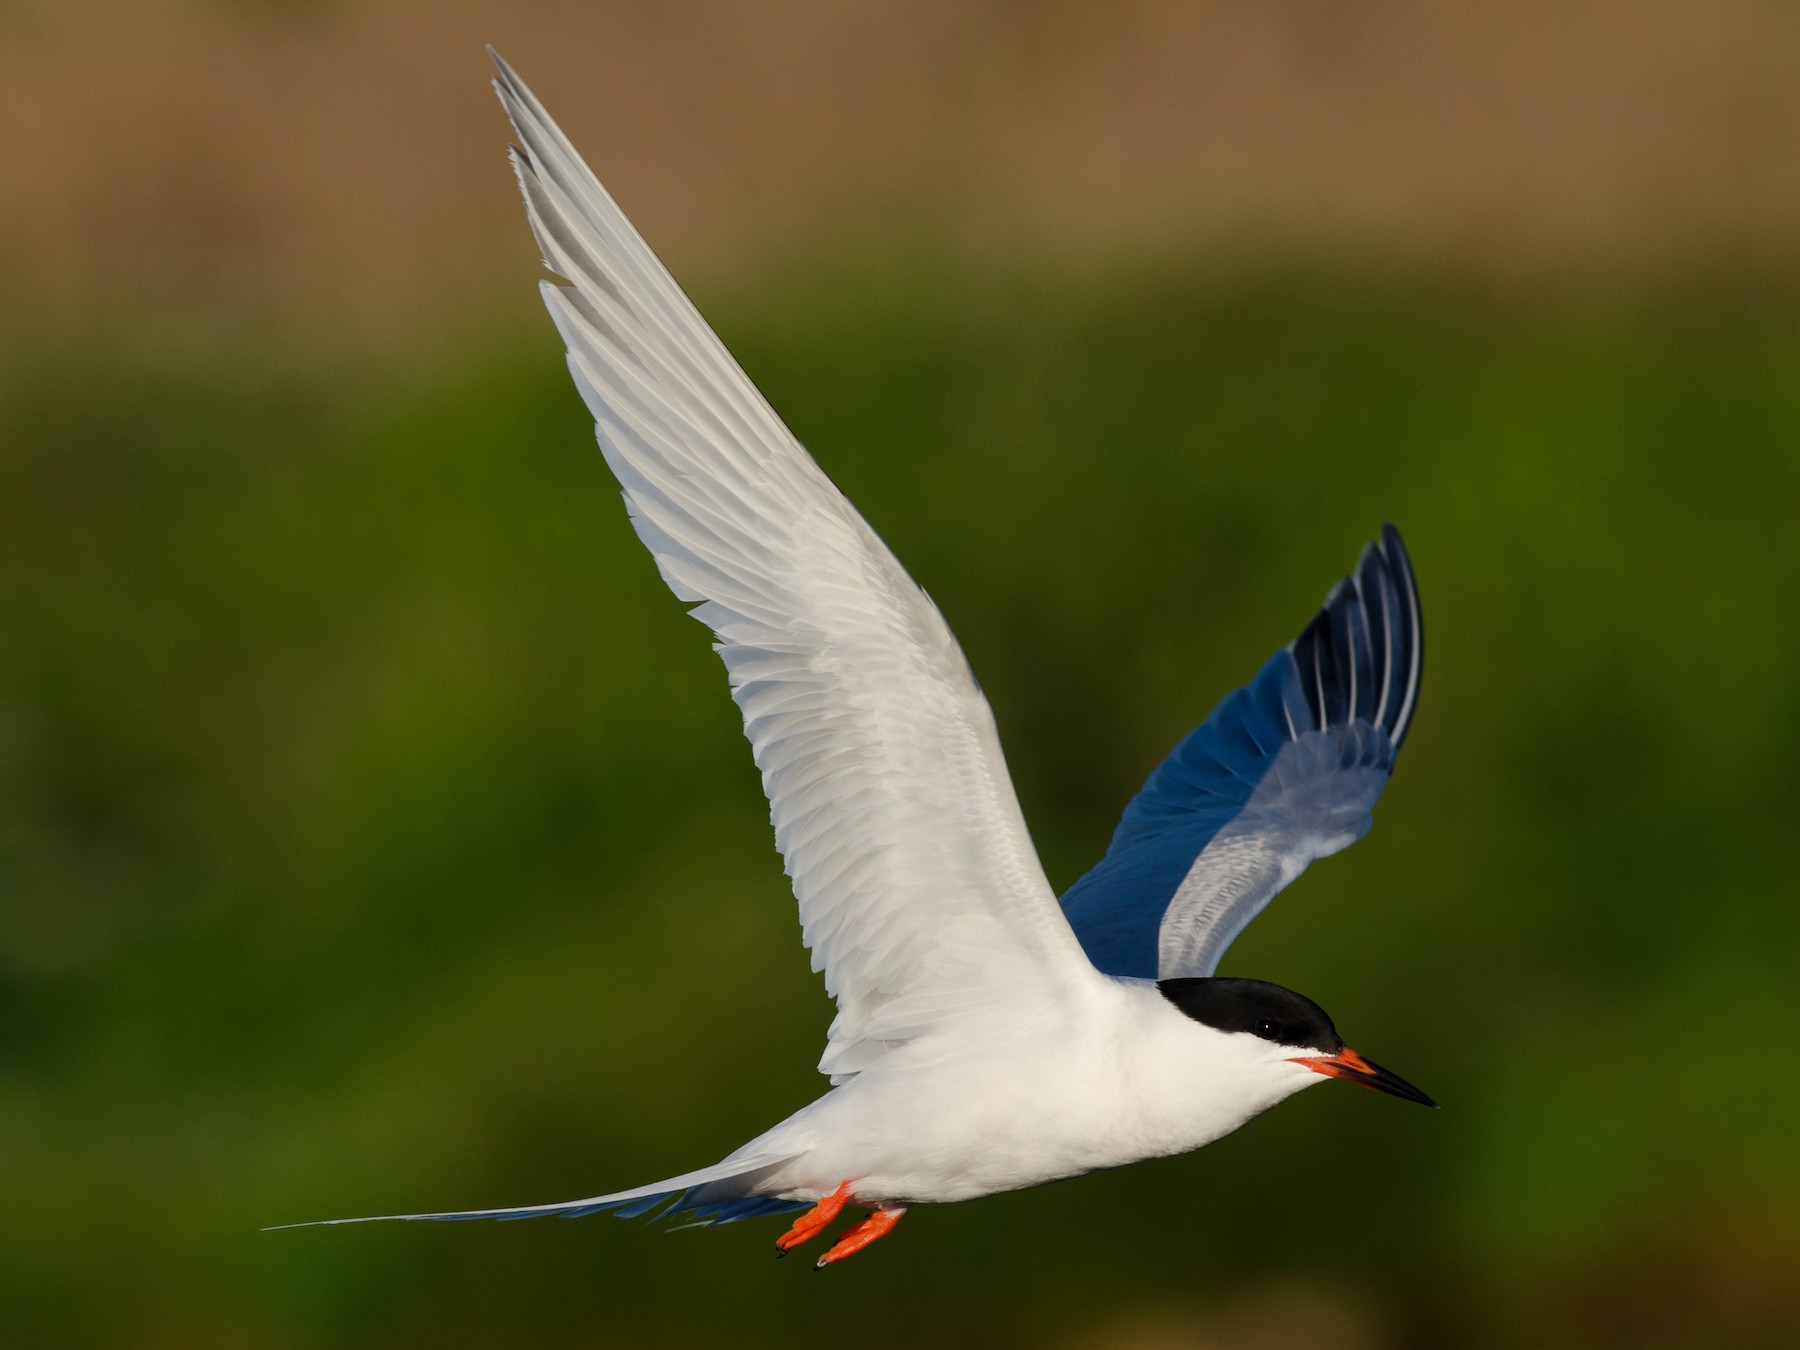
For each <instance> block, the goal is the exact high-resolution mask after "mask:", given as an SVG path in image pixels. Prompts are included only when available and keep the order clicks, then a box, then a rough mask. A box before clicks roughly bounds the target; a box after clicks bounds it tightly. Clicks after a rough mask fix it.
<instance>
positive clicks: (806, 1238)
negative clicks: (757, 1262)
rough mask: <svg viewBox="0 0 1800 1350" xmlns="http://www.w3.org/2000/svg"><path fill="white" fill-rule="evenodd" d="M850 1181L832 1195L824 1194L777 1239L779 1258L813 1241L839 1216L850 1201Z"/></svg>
mask: <svg viewBox="0 0 1800 1350" xmlns="http://www.w3.org/2000/svg"><path fill="white" fill-rule="evenodd" d="M849 1200H850V1183H849V1182H847V1181H846V1182H843V1183H842V1184H840V1185H839V1186H838V1188H837V1189H836V1190H835V1191H833V1192H832V1193H831V1194H830V1195H827V1196H824V1197H822V1198H821V1199H820V1200H819V1203H818V1204H816V1205H814V1206H813V1207H812V1208H811V1209H809V1210H807V1211H806V1213H804V1214H802V1215H801V1216H800V1217H799V1218H798V1219H795V1220H794V1226H793V1227H792V1228H790V1229H788V1230H787V1232H785V1233H783V1234H782V1235H781V1236H780V1237H778V1238H776V1239H775V1256H776V1259H777V1260H779V1259H780V1258H781V1257H784V1256H786V1255H787V1254H788V1253H789V1252H791V1251H793V1250H794V1248H796V1247H798V1246H799V1245H800V1244H801V1243H802V1242H811V1241H812V1240H813V1239H814V1238H816V1237H817V1236H819V1234H820V1233H822V1232H824V1231H825V1229H826V1227H827V1226H828V1225H829V1224H830V1223H831V1221H832V1220H833V1219H835V1218H837V1216H838V1211H839V1210H841V1209H843V1207H844V1206H845V1205H846V1204H848V1203H849Z"/></svg>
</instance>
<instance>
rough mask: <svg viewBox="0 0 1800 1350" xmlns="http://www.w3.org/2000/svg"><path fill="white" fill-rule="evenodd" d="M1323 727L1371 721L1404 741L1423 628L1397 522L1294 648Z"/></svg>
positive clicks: (1365, 553) (1384, 529)
mask: <svg viewBox="0 0 1800 1350" xmlns="http://www.w3.org/2000/svg"><path fill="white" fill-rule="evenodd" d="M1288 651H1289V652H1290V653H1291V654H1292V656H1293V658H1294V663H1295V666H1296V668H1297V673H1298V675H1299V677H1300V683H1301V688H1302V691H1303V693H1304V695H1305V699H1306V703H1307V706H1308V707H1309V709H1310V710H1311V711H1312V714H1313V716H1314V718H1315V719H1316V722H1317V724H1318V726H1319V727H1320V728H1324V727H1328V726H1334V725H1338V724H1340V723H1345V722H1350V721H1365V722H1368V723H1370V724H1372V725H1374V726H1378V727H1380V728H1381V729H1382V730H1383V731H1386V732H1387V733H1388V735H1389V737H1390V738H1391V740H1392V743H1393V746H1394V748H1395V749H1396V750H1398V749H1399V747H1400V743H1401V742H1402V741H1403V740H1404V739H1405V737H1406V732H1407V728H1408V727H1409V726H1410V724H1411V722H1412V714H1413V710H1414V708H1415V707H1416V706H1417V703H1418V692H1419V684H1420V680H1421V677H1422V675H1423V673H1424V623H1423V619H1422V617H1421V614H1420V609H1419V592H1418V586H1417V583H1416V582H1415V581H1414V580H1413V571H1412V560H1411V559H1410V558H1409V557H1408V556H1407V552H1406V545H1405V543H1404V542H1403V541H1402V540H1401V538H1400V531H1399V530H1398V529H1396V528H1395V526H1394V524H1393V522H1391V521H1383V522H1382V525H1381V532H1380V536H1379V538H1378V539H1375V540H1371V541H1370V542H1368V543H1366V544H1364V545H1363V548H1362V551H1361V552H1360V553H1359V554H1358V556H1357V560H1356V567H1355V568H1354V569H1353V570H1352V571H1351V573H1350V575H1349V576H1348V577H1345V578H1344V579H1343V580H1342V581H1339V582H1338V583H1337V585H1335V586H1333V587H1332V589H1331V594H1330V595H1328V596H1327V597H1326V599H1325V603H1324V605H1323V606H1322V607H1321V608H1320V609H1319V611H1318V613H1317V614H1315V615H1314V616H1313V618H1312V621H1311V622H1310V623H1308V624H1307V626H1306V627H1305V629H1304V630H1302V632H1301V634H1300V636H1299V637H1297V638H1295V639H1294V641H1293V642H1291V643H1289V644H1288Z"/></svg>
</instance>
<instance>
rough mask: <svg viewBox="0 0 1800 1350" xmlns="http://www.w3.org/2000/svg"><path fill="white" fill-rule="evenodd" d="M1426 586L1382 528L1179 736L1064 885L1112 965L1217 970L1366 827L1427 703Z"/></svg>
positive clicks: (1080, 931) (1136, 972) (1117, 970)
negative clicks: (1296, 882)
mask: <svg viewBox="0 0 1800 1350" xmlns="http://www.w3.org/2000/svg"><path fill="white" fill-rule="evenodd" d="M1424 656H1425V646H1424V628H1423V625H1422V622H1421V619H1420V615H1419V594H1418V588H1417V586H1416V585H1415V584H1414V582H1413V573H1412V564H1411V563H1410V562H1409V561H1408V560H1407V556H1406V548H1405V546H1404V545H1403V544H1402V543H1401V542H1400V534H1399V532H1398V531H1397V530H1395V529H1394V527H1393V526H1392V525H1384V526H1383V527H1382V531H1381V540H1380V542H1379V543H1373V544H1369V545H1367V546H1366V547H1365V548H1364V549H1363V552H1362V557H1361V558H1360V559H1359V560H1358V562H1357V565H1356V570H1355V572H1354V573H1352V574H1351V575H1350V576H1349V577H1346V578H1345V579H1344V580H1343V581H1341V582H1339V583H1338V584H1337V586H1336V587H1335V588H1334V589H1333V590H1332V592H1331V594H1330V596H1329V597H1327V599H1326V601H1325V605H1324V607H1323V608H1322V609H1321V610H1320V611H1319V613H1318V614H1317V615H1316V616H1315V617H1314V618H1313V621H1312V622H1311V623H1310V624H1308V625H1307V627H1306V631H1305V632H1303V633H1301V634H1300V636H1299V637H1297V638H1295V639H1294V640H1293V641H1292V642H1290V643H1289V644H1288V645H1287V646H1286V647H1283V648H1282V649H1281V650H1280V651H1278V652H1276V653H1275V655H1274V656H1273V657H1271V658H1270V659H1269V661H1268V663H1267V664H1266V665H1264V666H1263V668H1262V670H1260V671H1259V672H1258V673H1257V675H1256V678H1255V679H1253V680H1252V681H1251V682H1250V683H1249V684H1248V685H1246V686H1244V687H1243V688H1242V689H1239V690H1237V691H1236V692H1235V693H1233V694H1231V695H1230V696H1229V697H1228V698H1226V699H1225V701H1224V702H1223V703H1221V704H1220V705H1219V706H1218V708H1217V709H1215V710H1214V712H1213V715H1212V716H1211V717H1209V718H1207V719H1206V721H1205V722H1204V723H1203V724H1202V725H1201V726H1199V727H1198V728H1196V729H1195V730H1194V731H1193V732H1192V733H1191V734H1189V735H1188V737H1187V738H1186V739H1185V740H1183V741H1182V742H1181V744H1180V745H1178V746H1176V747H1175V750H1174V753H1173V754H1171V755H1170V756H1169V757H1168V759H1166V760H1164V761H1163V763H1162V765H1161V766H1160V767H1159V768H1158V769H1157V770H1156V772H1155V773H1153V774H1151V775H1150V780H1149V781H1148V782H1147V783H1145V784H1144V787H1143V790H1142V791H1141V792H1139V793H1138V795H1137V796H1136V797H1135V798H1133V799H1132V802H1131V804H1130V805H1129V806H1128V807H1126V808H1125V814H1124V816H1123V817H1122V818H1121V819H1120V821H1119V827H1118V829H1117V830H1116V831H1114V833H1113V839H1112V845H1111V847H1110V848H1108V849H1107V851H1106V856H1105V857H1104V858H1102V859H1101V860H1100V863H1099V865H1098V866H1096V867H1095V868H1094V870H1093V871H1091V872H1089V873H1088V874H1087V875H1086V876H1084V877H1082V878H1081V880H1080V881H1078V882H1076V883H1075V884H1074V885H1073V886H1071V887H1070V888H1069V890H1068V892H1067V893H1066V894H1065V895H1064V896H1063V897H1062V906H1063V912H1064V913H1065V914H1067V915H1068V918H1069V923H1070V925H1071V926H1072V927H1073V928H1074V929H1075V933H1076V936H1078V937H1079V938H1080V939H1081V945H1082V946H1083V948H1085V949H1086V951H1087V954H1088V958H1089V959H1090V960H1091V961H1093V963H1094V964H1095V965H1096V966H1098V967H1099V968H1100V969H1101V970H1103V971H1105V972H1106V973H1107V974H1109V975H1123V976H1137V977H1141V978H1146V979H1165V980H1166V979H1170V978H1173V977H1177V976H1206V975H1211V974H1212V973H1213V971H1214V970H1216V969H1217V968H1218V965H1219V958H1220V957H1221V956H1223V955H1224V953H1225V949H1226V948H1227V947H1229V946H1230V945H1231V944H1232V942H1233V941H1234V940H1235V939H1236V937H1237V935H1238V934H1239V933H1241V932H1243V931H1244V927H1245V925H1247V924H1248V923H1249V922H1250V920H1252V919H1254V918H1255V917H1256V916H1257V915H1258V914H1259V913H1261V912H1262V908H1263V906H1264V905H1266V904H1268V903H1269V900H1270V898H1271V897H1272V896H1273V895H1274V894H1275V893H1276V892H1277V891H1279V890H1280V889H1281V888H1282V887H1283V886H1285V885H1287V884H1288V883H1289V882H1290V881H1292V880H1293V879H1294V878H1295V877H1297V876H1299V875H1300V873H1301V872H1302V871H1303V870H1304V869H1305V867H1306V865H1307V864H1308V863H1310V862H1311V861H1312V860H1313V859H1314V858H1323V857H1325V856H1326V855H1327V854H1330V853H1336V852H1337V851H1338V850H1339V849H1341V848H1345V847H1347V846H1348V845H1350V844H1353V843H1355V842H1356V841H1357V840H1358V839H1360V838H1362V837H1363V835H1365V834H1367V833H1368V830H1369V824H1370V812H1371V811H1372V810H1373V809H1374V806H1375V800H1376V798H1378V797H1380V796H1381V790H1382V788H1383V787H1385V786H1386V785H1387V780H1388V777H1389V775H1390V774H1392V772H1393V768H1394V756H1395V755H1396V753H1398V751H1399V749H1400V742H1401V741H1402V740H1403V739H1404V738H1405V736H1406V730H1407V727H1408V726H1409V725H1410V724H1411V722H1412V716H1413V711H1414V709H1415V708H1416V707H1417V706H1418V699H1419V679H1420V676H1421V674H1422V672H1423V669H1424Z"/></svg>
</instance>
